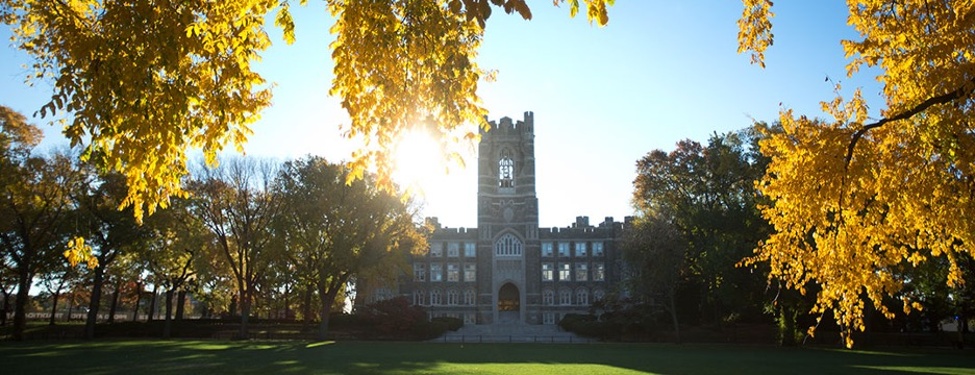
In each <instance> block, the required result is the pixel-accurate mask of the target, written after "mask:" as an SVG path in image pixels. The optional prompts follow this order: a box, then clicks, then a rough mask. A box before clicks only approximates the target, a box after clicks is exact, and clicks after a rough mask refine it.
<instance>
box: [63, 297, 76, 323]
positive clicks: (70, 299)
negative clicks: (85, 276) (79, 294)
mask: <svg viewBox="0 0 975 375" xmlns="http://www.w3.org/2000/svg"><path fill="white" fill-rule="evenodd" d="M74 298H75V295H74V291H71V294H70V295H69V296H68V300H67V301H65V302H67V303H68V313H67V314H64V321H66V322H70V321H71V314H73V313H74V305H75V303H74Z"/></svg>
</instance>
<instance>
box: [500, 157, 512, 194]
mask: <svg viewBox="0 0 975 375" xmlns="http://www.w3.org/2000/svg"><path fill="white" fill-rule="evenodd" d="M514 178H515V161H514V160H512V159H511V154H510V153H509V152H508V150H502V151H501V159H500V160H498V186H500V187H503V188H510V187H514V186H515V185H514V181H515V180H514Z"/></svg>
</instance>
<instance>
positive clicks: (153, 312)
mask: <svg viewBox="0 0 975 375" xmlns="http://www.w3.org/2000/svg"><path fill="white" fill-rule="evenodd" d="M158 292H159V286H158V285H155V284H154V285H153V286H152V298H151V299H149V311H147V313H148V315H149V316H147V317H146V323H148V322H151V321H152V320H153V319H155V318H156V299H157V298H156V295H157V294H158Z"/></svg>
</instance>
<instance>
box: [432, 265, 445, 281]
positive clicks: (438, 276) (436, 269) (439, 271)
mask: <svg viewBox="0 0 975 375" xmlns="http://www.w3.org/2000/svg"><path fill="white" fill-rule="evenodd" d="M430 281H443V265H442V264H440V263H430Z"/></svg>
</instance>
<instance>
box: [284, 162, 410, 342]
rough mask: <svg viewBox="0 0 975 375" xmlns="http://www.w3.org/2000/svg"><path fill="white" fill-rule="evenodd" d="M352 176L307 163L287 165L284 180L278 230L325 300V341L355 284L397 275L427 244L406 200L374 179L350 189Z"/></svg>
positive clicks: (341, 169)
mask: <svg viewBox="0 0 975 375" xmlns="http://www.w3.org/2000/svg"><path fill="white" fill-rule="evenodd" d="M348 173H351V172H350V171H349V170H347V169H346V168H345V167H344V166H340V165H335V164H328V163H327V162H326V161H325V160H324V159H322V158H317V157H308V158H306V159H302V160H297V161H291V162H288V163H286V164H285V166H284V168H283V170H282V171H281V174H280V177H279V184H280V189H281V192H282V193H281V194H282V196H283V199H284V202H285V205H286V206H285V207H286V209H284V210H282V215H281V219H282V220H281V221H280V222H279V223H278V224H279V226H280V227H281V228H282V231H281V234H282V235H284V236H285V238H286V240H285V242H286V243H287V246H288V249H287V254H288V255H289V256H290V257H291V262H292V264H293V265H294V267H295V272H296V274H297V275H298V276H299V277H300V278H301V279H302V280H303V281H305V282H307V283H309V284H311V285H314V286H315V288H316V292H317V293H318V296H319V297H320V298H321V301H322V307H321V311H320V319H321V321H320V325H319V332H318V336H319V339H323V340H324V339H325V336H326V334H327V333H328V323H329V313H330V312H331V310H332V306H333V303H334V301H335V299H336V297H337V296H338V295H339V294H340V293H342V292H343V291H344V290H345V287H346V285H347V284H348V283H349V281H350V279H351V278H353V277H356V276H363V275H364V274H365V273H367V272H369V271H373V272H371V273H369V274H370V276H374V275H376V274H378V272H375V271H376V270H386V272H387V275H390V276H398V274H400V273H402V272H403V269H404V267H405V264H406V255H407V254H408V253H410V252H417V251H419V250H420V249H422V248H424V247H425V242H426V241H425V239H424V237H422V236H420V233H419V231H418V229H417V226H416V225H415V224H414V223H413V215H412V214H411V213H410V212H409V210H408V209H407V206H406V204H405V203H404V202H403V201H402V200H400V199H399V198H398V197H396V196H395V195H392V194H391V193H388V192H385V191H382V190H381V189H379V188H378V186H377V185H376V182H375V181H374V180H372V179H371V178H365V179H360V180H357V181H354V182H352V183H346V181H347V177H348ZM390 280H394V279H392V278H391V279H390Z"/></svg>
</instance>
